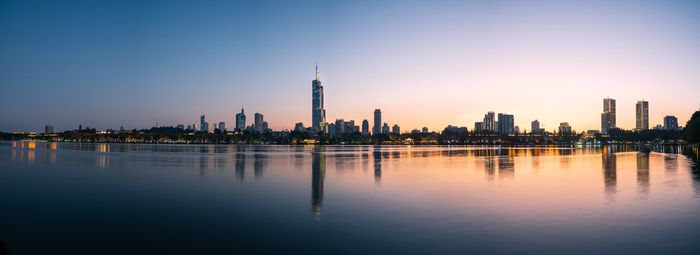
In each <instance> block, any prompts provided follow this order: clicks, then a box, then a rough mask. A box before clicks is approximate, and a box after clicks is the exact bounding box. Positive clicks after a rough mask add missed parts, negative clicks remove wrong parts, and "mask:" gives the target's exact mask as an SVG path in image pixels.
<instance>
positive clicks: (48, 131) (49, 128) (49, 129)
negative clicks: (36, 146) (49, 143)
mask: <svg viewBox="0 0 700 255" xmlns="http://www.w3.org/2000/svg"><path fill="white" fill-rule="evenodd" d="M44 133H45V134H53V126H51V125H46V126H44Z"/></svg>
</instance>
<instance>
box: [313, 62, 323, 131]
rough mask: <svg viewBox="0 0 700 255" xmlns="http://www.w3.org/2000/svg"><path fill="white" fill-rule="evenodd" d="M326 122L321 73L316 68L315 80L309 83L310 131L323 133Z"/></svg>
mask: <svg viewBox="0 0 700 255" xmlns="http://www.w3.org/2000/svg"><path fill="white" fill-rule="evenodd" d="M325 122H326V109H324V108H323V86H322V85H321V73H320V72H318V66H316V78H315V79H314V80H313V81H311V129H312V130H314V131H316V132H320V131H323V125H325Z"/></svg>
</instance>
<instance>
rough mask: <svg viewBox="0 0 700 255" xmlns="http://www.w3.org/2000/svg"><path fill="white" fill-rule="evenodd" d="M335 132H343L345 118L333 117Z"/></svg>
mask: <svg viewBox="0 0 700 255" xmlns="http://www.w3.org/2000/svg"><path fill="white" fill-rule="evenodd" d="M335 133H336V134H337V135H342V134H345V120H344V119H335Z"/></svg>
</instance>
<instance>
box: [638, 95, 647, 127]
mask: <svg viewBox="0 0 700 255" xmlns="http://www.w3.org/2000/svg"><path fill="white" fill-rule="evenodd" d="M635 108H636V117H637V130H647V129H649V102H647V101H644V100H639V101H637V105H636V107H635Z"/></svg>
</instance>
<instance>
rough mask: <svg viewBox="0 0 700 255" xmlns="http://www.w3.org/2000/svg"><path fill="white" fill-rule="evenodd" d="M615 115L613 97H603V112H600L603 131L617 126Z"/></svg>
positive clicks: (605, 131)
mask: <svg viewBox="0 0 700 255" xmlns="http://www.w3.org/2000/svg"><path fill="white" fill-rule="evenodd" d="M616 115H617V113H616V110H615V99H612V98H604V99H603V113H601V114H600V126H601V131H603V133H607V132H608V130H610V129H612V128H616V127H617V123H616V122H617V121H616V118H617V117H616Z"/></svg>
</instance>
